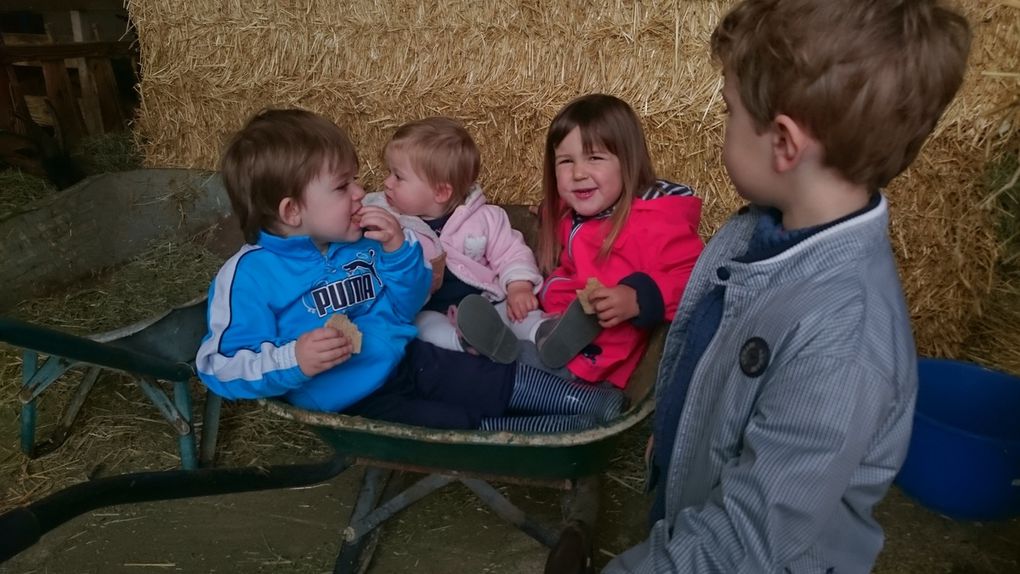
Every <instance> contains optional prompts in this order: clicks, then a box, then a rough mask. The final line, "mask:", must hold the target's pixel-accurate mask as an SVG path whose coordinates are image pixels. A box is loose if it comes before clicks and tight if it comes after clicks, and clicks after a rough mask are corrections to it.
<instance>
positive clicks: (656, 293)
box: [620, 271, 666, 329]
mask: <svg viewBox="0 0 1020 574" xmlns="http://www.w3.org/2000/svg"><path fill="white" fill-rule="evenodd" d="M620 285H626V286H627V287H630V288H631V289H633V290H634V291H635V292H637V302H638V316H637V317H634V318H633V319H631V320H630V322H631V323H632V324H633V325H634V326H635V327H637V328H639V329H651V328H653V327H655V326H656V325H658V324H659V323H661V322H662V317H663V316H664V315H665V314H666V302H665V301H664V300H663V299H662V291H660V290H659V286H658V285H656V283H655V281H654V280H653V279H652V278H651V276H649V275H648V274H647V273H641V272H640V271H638V272H635V273H631V274H630V275H628V276H626V277H624V278H623V279H621V280H620Z"/></svg>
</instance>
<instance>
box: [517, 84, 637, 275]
mask: <svg viewBox="0 0 1020 574" xmlns="http://www.w3.org/2000/svg"><path fill="white" fill-rule="evenodd" d="M574 128H577V129H579V130H580V131H581V142H582V144H583V145H584V150H585V151H586V152H590V151H591V150H593V149H594V148H596V147H600V148H603V149H605V150H606V151H608V152H609V153H611V154H613V155H615V156H616V157H617V159H619V161H620V182H621V184H622V185H623V190H622V192H621V193H620V199H619V200H618V201H617V203H616V206H615V208H614V209H613V214H612V215H611V216H609V219H608V220H607V221H608V224H609V230H608V233H606V239H605V241H603V242H602V248H601V249H600V250H599V256H600V257H606V256H607V255H609V252H610V251H611V250H612V248H613V242H615V241H616V238H617V237H619V235H620V230H622V229H623V225H624V224H625V223H626V222H627V217H628V216H629V215H630V206H631V202H632V201H633V200H634V198H635V197H638V195H639V194H641V193H642V192H644V191H645V190H646V189H648V188H649V187H651V186H652V184H654V183H655V168H654V167H653V166H652V158H651V155H650V154H649V153H648V144H647V143H646V142H645V132H644V130H643V129H642V128H641V119H640V118H639V117H638V116H637V114H636V113H634V110H633V109H632V108H631V107H630V106H629V105H628V104H627V102H625V101H623V100H621V99H620V98H617V97H615V96H610V95H606V94H589V95H586V96H581V97H579V98H576V99H574V100H573V101H571V102H570V103H568V104H567V105H566V106H564V107H563V109H562V110H560V111H559V113H557V114H556V117H554V118H553V120H552V122H551V123H550V124H549V131H548V132H547V134H546V138H545V160H544V164H543V169H542V205H541V207H540V212H539V218H540V221H541V225H540V227H539V236H538V253H537V255H538V257H537V258H538V266H539V267H540V268H541V269H542V271H543V272H544V273H550V272H551V271H552V270H553V269H555V268H556V263H557V259H558V258H559V254H560V253H559V252H560V248H561V247H562V246H561V245H560V240H559V222H560V219H562V218H563V217H564V215H566V212H567V210H568V209H569V208H568V207H567V205H566V204H565V203H564V202H563V201H562V200H561V199H560V194H559V189H558V186H557V184H556V146H558V145H560V143H561V142H562V141H563V140H564V138H566V137H567V135H568V134H570V132H572V131H574Z"/></svg>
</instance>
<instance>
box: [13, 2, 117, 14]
mask: <svg viewBox="0 0 1020 574" xmlns="http://www.w3.org/2000/svg"><path fill="white" fill-rule="evenodd" d="M126 1H127V0H3V1H2V2H0V12H68V11H71V10H124V4H125V3H126Z"/></svg>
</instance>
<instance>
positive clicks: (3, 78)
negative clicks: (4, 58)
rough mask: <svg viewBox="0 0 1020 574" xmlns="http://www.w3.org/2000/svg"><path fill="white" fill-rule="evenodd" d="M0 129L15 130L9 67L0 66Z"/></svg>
mask: <svg viewBox="0 0 1020 574" xmlns="http://www.w3.org/2000/svg"><path fill="white" fill-rule="evenodd" d="M0 130H7V131H13V130H14V99H13V94H11V80H10V78H8V77H7V68H6V67H3V68H0Z"/></svg>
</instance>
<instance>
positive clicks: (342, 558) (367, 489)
mask: <svg viewBox="0 0 1020 574" xmlns="http://www.w3.org/2000/svg"><path fill="white" fill-rule="evenodd" d="M392 474H393V471H392V470H389V469H382V468H378V467H374V466H370V467H368V468H366V469H365V475H364V476H363V477H362V479H361V491H360V492H358V500H357V502H356V503H355V504H354V510H353V511H351V518H350V520H349V521H348V524H354V523H355V522H358V521H360V520H362V519H363V518H365V516H368V513H369V512H372V510H373V509H374V508H375V505H376V504H378V503H379V498H380V496H382V495H383V492H384V490H387V489H388V485H389V483H390V477H391V475H392ZM378 536H379V529H378V528H376V529H374V530H373V531H372V532H370V533H368V534H366V535H365V536H361V537H360V538H358V539H357V540H355V541H353V542H348V541H347V540H346V539H344V540H343V541H342V542H341V543H340V552H339V554H337V557H336V564H335V565H334V566H333V574H359V573H360V572H363V571H365V570H367V569H368V564H369V562H371V560H372V550H373V549H374V544H375V542H376V540H377V539H378Z"/></svg>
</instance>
